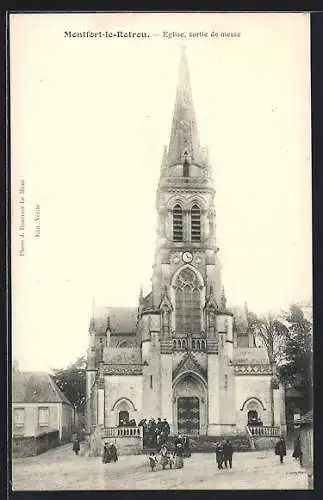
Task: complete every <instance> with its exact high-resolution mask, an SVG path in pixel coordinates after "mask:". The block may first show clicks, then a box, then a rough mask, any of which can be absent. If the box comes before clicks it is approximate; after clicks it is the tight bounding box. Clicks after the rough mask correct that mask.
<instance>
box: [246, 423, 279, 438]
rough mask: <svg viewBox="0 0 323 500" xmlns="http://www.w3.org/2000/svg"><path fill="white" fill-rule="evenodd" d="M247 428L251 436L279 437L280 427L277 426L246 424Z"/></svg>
mask: <svg viewBox="0 0 323 500" xmlns="http://www.w3.org/2000/svg"><path fill="white" fill-rule="evenodd" d="M248 430H249V431H250V433H251V434H252V436H264V437H279V436H280V429H279V427H272V426H266V425H248Z"/></svg>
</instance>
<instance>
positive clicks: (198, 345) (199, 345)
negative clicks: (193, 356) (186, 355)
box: [196, 340, 201, 349]
mask: <svg viewBox="0 0 323 500" xmlns="http://www.w3.org/2000/svg"><path fill="white" fill-rule="evenodd" d="M196 348H197V349H201V343H200V341H199V340H198V341H197V342H196Z"/></svg>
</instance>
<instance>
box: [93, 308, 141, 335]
mask: <svg viewBox="0 0 323 500" xmlns="http://www.w3.org/2000/svg"><path fill="white" fill-rule="evenodd" d="M137 314H138V308H137V307H96V308H95V310H94V313H93V319H94V329H95V331H96V333H105V332H106V329H107V323H108V317H110V327H111V333H112V334H128V335H129V334H134V333H136V326H137Z"/></svg>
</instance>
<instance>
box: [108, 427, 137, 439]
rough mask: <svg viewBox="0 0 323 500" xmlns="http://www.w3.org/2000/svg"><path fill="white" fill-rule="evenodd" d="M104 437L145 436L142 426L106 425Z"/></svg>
mask: <svg viewBox="0 0 323 500" xmlns="http://www.w3.org/2000/svg"><path fill="white" fill-rule="evenodd" d="M102 433H103V437H105V438H115V437H138V438H143V428H142V427H105V428H104V429H103V431H102Z"/></svg>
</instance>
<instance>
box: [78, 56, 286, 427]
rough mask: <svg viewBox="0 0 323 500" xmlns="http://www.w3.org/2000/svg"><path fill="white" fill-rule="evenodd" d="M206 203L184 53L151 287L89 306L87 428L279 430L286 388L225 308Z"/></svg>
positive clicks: (209, 199)
mask: <svg viewBox="0 0 323 500" xmlns="http://www.w3.org/2000/svg"><path fill="white" fill-rule="evenodd" d="M214 197H215V189H214V183H213V177H212V167H211V165H210V163H209V159H208V155H207V150H206V149H204V148H202V147H201V145H200V142H199V135H198V128H197V122H196V117H195V110H194V105H193V99H192V91H191V85H190V76H189V69H188V61H187V55H186V51H185V49H183V50H182V53H181V60H180V67H179V77H178V82H177V90H176V98H175V108H174V114H173V122H172V127H171V134H170V140H169V145H168V147H167V148H166V147H165V149H164V154H163V158H162V163H161V169H160V178H159V183H158V186H157V193H156V209H157V213H158V227H157V242H156V250H155V257H154V265H153V272H152V278H151V283H152V285H151V290H150V291H149V293H148V294H143V291H142V290H141V292H140V295H139V298H138V304H137V305H136V306H135V307H133V308H129V307H120V308H116V307H108V306H107V307H97V306H94V307H93V311H92V317H91V319H90V327H89V348H88V355H87V395H86V401H87V404H86V422H87V429H88V431H93V430H94V429H96V428H98V427H101V428H113V427H116V426H119V425H121V424H122V423H123V422H125V421H126V422H129V421H130V420H132V419H134V420H135V422H136V424H138V422H139V421H140V420H141V419H143V418H147V419H150V418H155V419H157V418H158V417H161V418H162V419H165V418H166V419H167V420H168V422H169V424H170V428H171V433H182V434H186V435H191V436H193V435H209V436H221V435H222V436H229V435H235V434H238V433H241V432H245V429H246V426H247V425H248V423H250V422H251V421H254V422H260V424H261V425H263V426H271V427H274V426H275V427H276V428H279V432H282V430H283V429H284V426H285V398H284V390H283V388H282V387H281V386H280V385H279V383H278V381H277V380H276V378H275V376H274V374H273V370H272V367H271V365H270V363H269V359H268V355H267V351H266V348H265V347H264V346H263V345H262V344H259V343H257V342H256V339H254V338H253V335H252V334H251V332H250V330H249V329H248V317H247V310H246V307H238V308H237V307H236V308H235V307H228V306H227V300H226V297H225V293H224V288H223V285H222V283H221V273H220V269H221V266H220V260H219V255H218V253H219V248H218V247H217V238H216V211H215V207H214Z"/></svg>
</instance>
